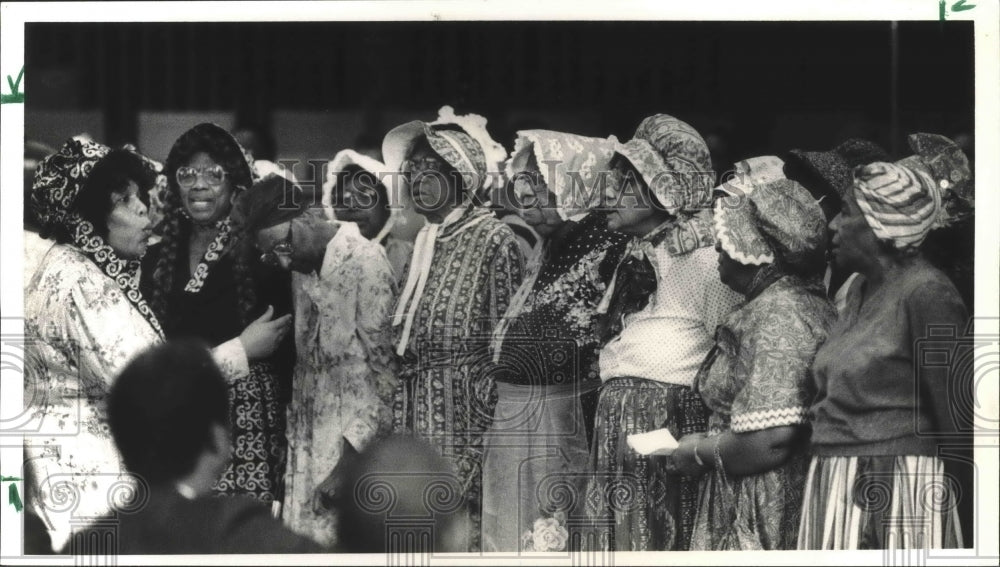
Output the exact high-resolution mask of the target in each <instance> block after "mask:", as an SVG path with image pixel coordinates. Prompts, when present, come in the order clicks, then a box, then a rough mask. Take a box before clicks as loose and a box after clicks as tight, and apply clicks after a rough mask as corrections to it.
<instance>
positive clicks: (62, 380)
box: [24, 244, 247, 549]
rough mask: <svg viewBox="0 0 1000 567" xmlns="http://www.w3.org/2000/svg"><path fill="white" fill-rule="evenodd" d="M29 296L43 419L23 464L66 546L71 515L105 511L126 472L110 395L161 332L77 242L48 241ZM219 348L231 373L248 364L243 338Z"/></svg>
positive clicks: (33, 404)
mask: <svg viewBox="0 0 1000 567" xmlns="http://www.w3.org/2000/svg"><path fill="white" fill-rule="evenodd" d="M24 306H25V336H26V344H25V355H26V358H25V364H24V369H25V372H26V375H25V404H26V405H27V407H28V408H29V409H30V411H31V412H32V413H33V417H34V419H35V420H36V421H37V423H38V424H39V428H38V430H37V432H36V433H35V434H33V435H30V436H25V447H26V450H27V451H28V453H29V458H28V460H27V463H26V466H27V467H29V468H31V470H32V477H33V479H34V481H35V483H36V484H35V485H34V486H28V487H26V491H28V492H29V493H30V495H31V496H30V497H29V499H30V502H29V506H31V507H32V509H33V511H34V512H35V513H37V514H38V515H39V517H41V518H42V519H43V520H44V521H45V523H46V525H47V526H48V528H49V530H50V534H51V536H52V543H53V545H54V547H55V548H56V549H59V548H60V547H61V545H62V544H63V543H65V541H66V540H67V538H68V537H69V531H70V529H71V527H72V525H71V521H72V520H73V518H79V517H85V516H99V515H101V514H103V513H104V512H106V511H107V510H108V501H109V491H112V490H117V489H123V488H122V486H121V485H120V483H122V482H125V483H126V484H127V482H128V481H127V478H126V477H125V476H124V475H123V474H122V470H123V469H122V465H121V463H120V458H119V456H118V452H117V450H116V449H115V447H114V443H113V441H112V439H111V435H110V431H109V429H108V425H107V416H106V414H105V403H106V398H107V394H108V391H109V389H110V386H111V381H112V379H113V378H114V377H115V376H116V375H117V374H118V372H119V371H121V370H122V369H123V368H124V367H125V365H126V364H127V363H128V361H129V360H131V358H132V357H133V356H135V355H136V354H137V353H139V352H141V351H142V350H144V349H145V348H147V347H150V346H152V345H154V344H156V343H158V342H160V341H161V340H162V337H161V336H160V334H159V333H158V332H157V331H156V330H155V329H154V328H153V327H151V326H150V325H149V322H148V320H147V319H146V318H145V317H143V315H142V314H141V313H140V312H139V311H138V310H137V309H136V308H135V305H134V303H132V302H131V301H129V300H128V298H127V297H126V296H125V294H124V292H123V291H122V289H121V287H120V286H119V285H118V284H117V283H116V282H115V280H113V279H112V278H110V277H108V276H107V275H106V274H104V273H103V272H102V270H101V269H100V268H99V267H98V266H97V265H96V264H94V263H93V262H92V261H91V260H90V259H89V258H88V257H87V256H86V255H85V254H84V253H82V252H81V251H80V250H78V249H77V248H75V247H73V246H68V245H63V244H56V245H54V246H53V247H52V248H51V249H50V250H49V252H48V254H46V256H45V258H44V260H43V261H42V263H41V265H40V266H39V268H38V270H37V272H36V273H35V275H34V277H33V278H32V281H31V282H30V284H29V286H28V289H27V291H26V294H25V301H24ZM214 357H215V360H216V362H217V363H219V366H220V367H221V368H223V369H224V371H225V375H226V377H227V379H229V380H231V381H232V380H236V381H237V382H238V381H239V380H238V379H242V377H243V376H244V375H245V374H246V373H247V363H246V354H245V353H244V351H243V349H242V346H240V345H239V341H238V340H237V341H235V344H233V343H226V344H224V345H221V346H220V347H219V348H218V349H216V351H215V352H214ZM116 483H118V484H116ZM123 490H124V489H123Z"/></svg>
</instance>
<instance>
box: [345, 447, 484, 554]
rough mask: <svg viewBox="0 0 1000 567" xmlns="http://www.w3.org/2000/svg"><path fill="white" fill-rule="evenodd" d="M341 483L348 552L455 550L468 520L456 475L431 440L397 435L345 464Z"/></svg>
mask: <svg viewBox="0 0 1000 567" xmlns="http://www.w3.org/2000/svg"><path fill="white" fill-rule="evenodd" d="M344 479H345V480H344V483H343V484H342V485H341V486H340V487H338V490H337V497H336V499H335V501H336V506H337V507H338V508H339V512H338V514H339V516H340V517H341V521H340V522H339V530H340V531H339V534H338V537H337V541H338V549H337V550H336V551H343V552H348V553H431V552H434V553H457V552H463V551H465V550H466V548H467V545H468V544H467V541H468V538H469V534H468V532H469V523H468V518H467V517H466V511H465V506H466V503H465V501H464V498H463V495H462V493H461V492H460V485H459V482H458V477H457V476H456V475H455V474H454V473H453V472H451V466H450V465H449V463H448V462H447V461H446V460H445V459H444V458H443V457H441V455H440V454H439V453H438V451H437V450H435V449H434V448H433V447H432V446H431V445H430V444H428V443H427V442H425V441H423V440H421V439H419V438H415V437H410V436H408V435H393V436H391V437H388V438H386V439H384V440H382V441H380V442H379V443H377V444H375V445H373V446H371V448H370V449H369V450H367V451H365V452H363V453H361V455H360V456H358V457H356V458H354V459H352V460H351V462H350V463H348V464H347V465H346V470H345V474H344Z"/></svg>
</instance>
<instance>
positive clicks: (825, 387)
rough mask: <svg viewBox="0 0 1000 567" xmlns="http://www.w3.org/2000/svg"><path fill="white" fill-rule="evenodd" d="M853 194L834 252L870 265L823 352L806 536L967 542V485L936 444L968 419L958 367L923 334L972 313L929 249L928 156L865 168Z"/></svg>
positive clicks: (857, 542)
mask: <svg viewBox="0 0 1000 567" xmlns="http://www.w3.org/2000/svg"><path fill="white" fill-rule="evenodd" d="M844 201H845V202H844V209H843V210H842V211H841V213H840V214H839V215H838V216H837V217H836V218H835V219H834V220H833V222H832V223H831V224H830V228H831V229H832V230H834V231H835V233H836V234H835V235H834V237H833V257H834V260H835V261H836V262H837V263H838V264H839V265H840V266H841V267H843V268H845V269H849V270H852V271H855V272H858V273H860V274H861V275H860V276H859V277H858V278H857V279H856V280H855V281H854V283H853V284H852V285H851V288H850V290H849V291H848V296H847V304H846V307H845V309H844V311H843V313H841V315H840V319H839V320H838V321H837V323H836V324H835V325H834V326H833V328H832V330H831V332H830V336H829V338H828V339H827V341H826V343H825V344H824V345H823V346H822V348H820V349H819V352H818V353H817V354H816V359H815V362H814V363H813V376H814V378H815V380H816V386H817V395H816V399H815V401H814V403H813V404H812V408H811V410H810V411H811V414H812V427H813V432H812V439H811V446H810V452H811V453H812V455H813V457H812V461H811V463H810V466H809V473H808V477H807V480H806V486H805V495H804V502H803V510H802V522H801V524H800V528H799V542H798V547H799V549H885V548H888V547H894V548H909V547H924V548H942V547H945V548H951V547H961V545H962V534H961V532H960V530H959V525H958V521H957V520H958V518H957V511H956V508H955V499H956V498H957V495H956V494H955V492H954V490H955V489H956V488H957V487H954V486H951V483H950V482H948V480H949V478H948V477H947V476H946V475H945V464H944V460H943V459H942V458H941V457H939V456H938V454H939V445H940V444H941V443H943V442H947V438H948V437H947V436H949V435H955V432H956V431H957V429H958V426H959V424H958V423H956V421H957V420H956V419H955V417H954V416H952V415H951V411H950V406H951V403H953V396H952V395H951V394H950V392H951V391H953V385H952V384H951V381H952V380H953V379H954V377H953V376H952V375H951V374H950V372H949V367H948V366H945V365H940V364H938V365H934V364H931V365H929V366H928V365H926V364H924V362H923V357H921V355H920V345H921V342H922V341H927V340H932V341H933V340H934V339H933V337H934V336H938V337H940V336H942V334H941V331H940V330H942V329H943V330H945V331H946V332H950V333H952V335H951V336H952V337H957V336H958V333H961V332H962V331H963V330H964V329H965V328H966V325H967V324H968V314H967V312H966V309H965V306H964V305H962V300H961V299H960V297H959V295H958V292H957V291H956V290H955V286H954V285H952V283H951V282H950V281H948V278H947V276H945V275H944V274H943V273H941V272H940V271H939V270H938V269H936V268H934V267H933V266H931V265H930V263H928V262H927V260H925V259H924V258H923V256H922V254H921V252H920V247H921V244H922V243H923V241H924V239H925V237H926V236H927V233H928V232H929V231H930V230H931V227H932V226H933V225H934V224H935V222H936V219H937V218H938V215H939V214H940V210H941V195H940V193H939V192H938V190H937V188H936V186H935V183H934V179H933V177H932V176H931V175H930V174H928V172H926V171H923V170H922V168H919V167H907V166H904V165H897V164H891V163H884V162H876V163H873V164H870V165H867V166H864V167H861V168H859V169H858V170H857V171H855V174H854V184H853V186H852V187H851V189H850V190H849V191H848V192H847V195H846V198H845V200H844ZM932 326H935V327H937V328H938V329H939V331H938V332H937V335H935V334H934V330H933V329H932ZM928 337H930V338H928ZM942 340H943V342H944V346H945V348H947V347H954V343H955V338H950V339H948V338H945V339H942ZM930 344H931V345H933V344H936V345H942V342H940V340H939V341H938V342H936V343H930ZM938 358H940V357H938ZM915 363H916V364H915Z"/></svg>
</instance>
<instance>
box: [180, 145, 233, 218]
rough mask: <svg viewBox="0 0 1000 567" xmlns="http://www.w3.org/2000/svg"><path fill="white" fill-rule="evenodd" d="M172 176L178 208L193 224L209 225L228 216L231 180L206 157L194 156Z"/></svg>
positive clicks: (231, 187)
mask: <svg viewBox="0 0 1000 567" xmlns="http://www.w3.org/2000/svg"><path fill="white" fill-rule="evenodd" d="M175 175H176V177H177V186H178V187H179V188H180V197H181V205H182V206H183V207H184V210H185V211H187V213H188V215H189V216H190V217H191V220H192V221H193V222H194V223H195V224H211V223H213V222H216V221H218V220H221V219H223V218H225V217H226V215H228V214H229V210H230V208H231V207H232V198H233V192H234V191H233V190H234V188H233V182H232V179H231V178H230V176H229V172H227V171H226V170H225V168H223V167H222V165H220V164H219V163H218V162H216V161H215V159H213V158H212V156H210V155H209V154H208V153H206V152H198V153H196V154H194V155H193V156H191V159H190V160H188V162H187V163H186V164H184V165H183V166H181V167H179V168H178V169H177V172H176V173H175Z"/></svg>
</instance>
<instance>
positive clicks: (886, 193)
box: [852, 162, 941, 253]
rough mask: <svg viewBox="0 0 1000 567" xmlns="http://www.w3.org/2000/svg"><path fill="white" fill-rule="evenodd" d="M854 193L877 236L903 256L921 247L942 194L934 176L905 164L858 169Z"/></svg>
mask: <svg viewBox="0 0 1000 567" xmlns="http://www.w3.org/2000/svg"><path fill="white" fill-rule="evenodd" d="M852 194H853V195H854V198H855V200H856V201H857V203H858V208H860V209H861V212H862V213H863V214H864V216H865V220H866V221H867V222H868V226H870V227H871V229H872V232H874V233H875V236H876V237H878V238H879V239H880V240H883V241H885V242H888V243H890V244H891V245H892V246H893V248H895V249H896V250H898V251H900V252H903V253H912V252H915V251H916V250H917V249H918V248H919V247H920V244H922V243H923V241H924V239H925V238H926V237H927V234H928V233H929V232H930V231H931V228H933V227H934V224H935V222H936V221H937V219H938V214H939V212H940V210H941V193H940V192H939V191H938V190H937V187H936V185H935V183H934V180H933V179H932V178H931V176H930V175H928V174H927V173H925V172H924V171H921V170H919V169H911V168H909V167H906V166H905V165H896V164H892V163H885V162H875V163H873V164H870V165H865V166H861V167H859V168H858V170H857V171H855V173H854V189H853V191H852Z"/></svg>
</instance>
